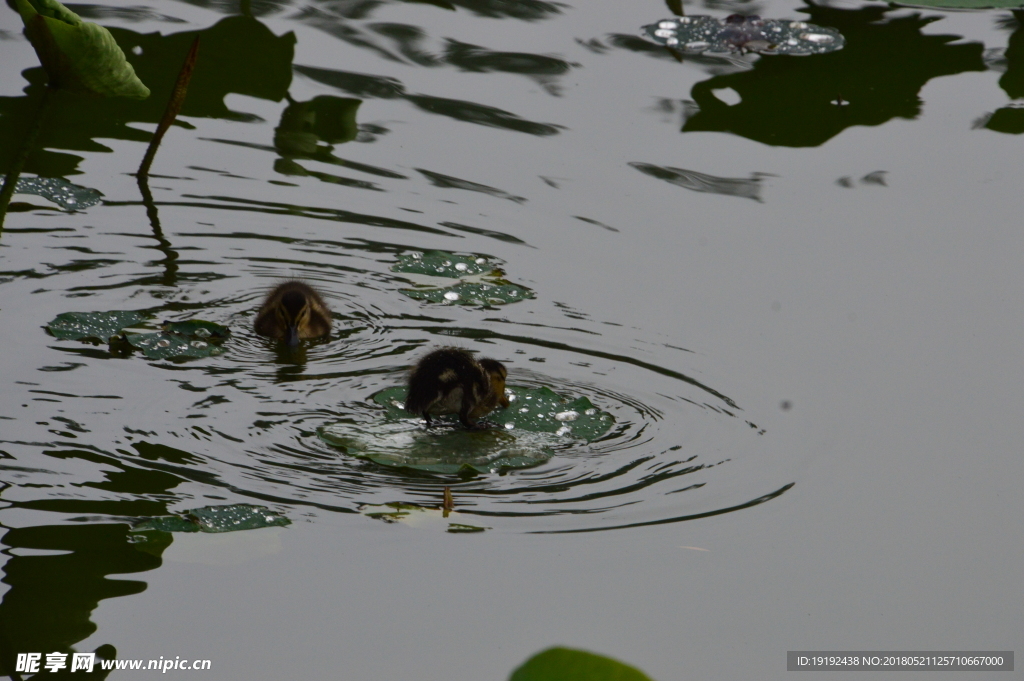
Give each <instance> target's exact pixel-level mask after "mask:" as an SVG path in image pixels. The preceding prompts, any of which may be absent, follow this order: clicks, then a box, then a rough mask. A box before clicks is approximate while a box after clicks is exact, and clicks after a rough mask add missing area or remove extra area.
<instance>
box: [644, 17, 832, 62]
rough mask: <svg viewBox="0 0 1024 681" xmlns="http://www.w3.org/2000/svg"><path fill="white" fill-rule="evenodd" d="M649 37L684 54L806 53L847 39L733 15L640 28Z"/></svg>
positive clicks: (829, 32)
mask: <svg viewBox="0 0 1024 681" xmlns="http://www.w3.org/2000/svg"><path fill="white" fill-rule="evenodd" d="M643 31H644V33H645V34H646V35H647V37H648V38H650V39H651V40H653V41H654V42H656V43H660V44H662V45H665V46H666V47H671V48H672V49H674V50H677V51H679V52H682V53H684V54H700V53H701V52H711V53H715V52H717V53H727V52H757V53H759V54H789V55H808V54H825V53H826V52H835V51H836V50H840V49H842V48H843V45H844V44H845V42H846V40H845V38H843V35H842V34H841V33H840V32H839V31H837V30H835V29H834V28H823V27H821V26H815V25H814V24H807V23H804V22H802V21H785V20H781V19H762V18H761V17H758V16H749V17H744V16H741V15H739V14H733V15H731V16H729V17H727V18H725V19H718V18H716V17H708V16H688V17H675V18H673V19H664V20H662V21H659V22H657V23H654V24H650V25H648V26H644V27H643Z"/></svg>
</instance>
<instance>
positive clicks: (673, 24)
mask: <svg viewBox="0 0 1024 681" xmlns="http://www.w3.org/2000/svg"><path fill="white" fill-rule="evenodd" d="M677 26H678V24H676V22H674V21H662V22H659V23H658V28H667V29H670V30H671V29H675V28H676V27H677Z"/></svg>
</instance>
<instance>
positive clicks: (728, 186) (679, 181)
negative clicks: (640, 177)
mask: <svg viewBox="0 0 1024 681" xmlns="http://www.w3.org/2000/svg"><path fill="white" fill-rule="evenodd" d="M629 165H631V166H632V167H634V168H636V169H637V170H639V171H640V172H641V173H643V174H644V175H650V176H651V177H656V178H658V179H659V180H664V181H665V182H668V183H669V184H674V185H677V186H680V187H684V188H686V189H690V190H693V191H695V192H709V193H711V194H724V195H725V196H740V197H743V198H746V199H754V200H755V201H760V200H761V181H762V179H763V178H764V177H767V175H766V174H765V173H754V175H753V176H752V177H751V178H750V179H749V180H744V179H743V178H738V177H715V176H714V175H706V174H704V173H698V172H697V171H695V170H683V169H682V168H671V167H662V166H656V165H651V164H650V163H639V162H633V163H630V164H629Z"/></svg>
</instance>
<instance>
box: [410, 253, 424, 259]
mask: <svg viewBox="0 0 1024 681" xmlns="http://www.w3.org/2000/svg"><path fill="white" fill-rule="evenodd" d="M422 257H423V254H422V253H413V254H412V259H413V260H420V259H421V258H422Z"/></svg>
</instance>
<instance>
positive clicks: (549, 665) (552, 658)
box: [509, 648, 651, 681]
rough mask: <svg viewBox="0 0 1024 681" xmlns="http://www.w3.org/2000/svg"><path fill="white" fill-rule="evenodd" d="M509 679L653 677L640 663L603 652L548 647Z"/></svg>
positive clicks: (635, 680)
mask: <svg viewBox="0 0 1024 681" xmlns="http://www.w3.org/2000/svg"><path fill="white" fill-rule="evenodd" d="M509 681H651V679H650V677H649V676H647V675H646V674H644V673H643V672H642V671H640V670H639V669H637V668H636V667H631V666H629V665H628V664H623V663H622V662H619V661H618V660H613V659H612V658H610V657H605V656H603V655H595V654H594V653H588V652H586V651H583V650H572V649H570V648H548V649H547V650H545V651H543V652H540V653H537V654H536V655H534V656H533V657H531V658H530V659H529V660H527V661H526V662H524V663H523V665H522V666H521V667H519V668H518V669H516V670H515V671H514V672H512V676H510V677H509Z"/></svg>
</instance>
